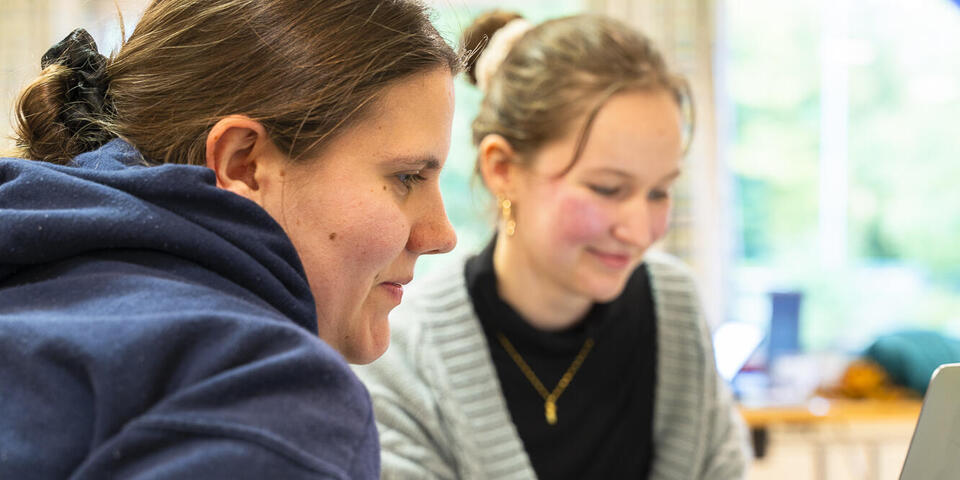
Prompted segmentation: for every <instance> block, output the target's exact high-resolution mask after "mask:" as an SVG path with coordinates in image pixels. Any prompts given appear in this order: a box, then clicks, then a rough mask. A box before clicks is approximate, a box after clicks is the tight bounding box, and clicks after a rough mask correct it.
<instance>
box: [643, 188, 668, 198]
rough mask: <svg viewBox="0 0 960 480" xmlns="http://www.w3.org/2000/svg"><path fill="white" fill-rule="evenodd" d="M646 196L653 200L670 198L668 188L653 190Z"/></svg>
mask: <svg viewBox="0 0 960 480" xmlns="http://www.w3.org/2000/svg"><path fill="white" fill-rule="evenodd" d="M647 198H649V199H650V200H653V201H658V200H666V199H668V198H670V191H669V190H653V191H651V192H650V195H648V196H647Z"/></svg>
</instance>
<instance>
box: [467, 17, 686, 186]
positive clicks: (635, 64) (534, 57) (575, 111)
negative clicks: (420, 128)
mask: <svg viewBox="0 0 960 480" xmlns="http://www.w3.org/2000/svg"><path fill="white" fill-rule="evenodd" d="M517 18H521V17H520V15H518V14H516V13H512V12H504V11H492V12H489V13H486V14H483V15H481V16H479V17H477V19H476V20H475V21H474V23H473V24H472V25H471V26H470V27H469V28H468V29H467V30H466V31H465V32H464V34H463V39H462V45H461V48H462V49H463V50H464V51H465V52H471V53H472V55H471V57H470V60H469V63H468V65H467V72H468V75H469V77H470V80H471V81H472V82H473V83H474V84H476V83H477V78H476V71H475V70H476V61H477V59H478V58H479V56H480V55H482V52H483V49H484V47H485V46H486V45H487V43H488V40H489V38H491V37H492V36H493V35H494V34H495V33H496V32H497V31H498V30H499V29H501V28H502V27H503V26H505V25H506V24H507V23H509V22H510V21H512V20H514V19H517ZM632 89H647V90H664V91H667V92H669V93H670V94H671V95H672V96H673V98H674V99H675V100H676V102H677V105H678V107H679V108H680V109H681V111H682V112H683V113H684V116H685V120H686V122H687V128H688V129H689V128H691V127H692V123H693V107H692V100H691V97H690V89H689V86H688V84H687V82H686V81H685V80H684V79H683V78H682V77H680V76H679V75H676V74H674V73H673V72H671V71H670V70H669V69H668V67H667V65H666V62H665V61H664V60H663V57H662V55H661V54H660V52H658V51H657V49H656V48H655V47H654V46H653V43H652V42H651V41H650V40H649V39H648V38H647V37H645V36H643V35H642V34H640V33H639V32H637V31H636V30H634V29H633V28H630V27H629V26H627V25H625V24H623V23H621V22H618V21H616V20H613V19H611V18H607V17H602V16H596V15H577V16H572V17H566V18H560V19H556V20H550V21H547V22H544V23H542V24H540V25H537V26H536V27H534V28H532V29H531V30H529V31H528V32H526V33H525V34H524V35H523V36H522V37H520V39H519V40H517V42H516V43H515V44H514V45H513V47H512V48H511V49H510V50H509V53H508V54H507V55H506V58H505V59H504V61H503V63H502V64H501V65H500V66H499V67H498V68H497V69H496V71H495V73H493V75H492V77H491V78H490V79H489V82H488V84H487V85H486V91H485V92H484V97H483V103H482V104H481V106H480V112H479V113H478V114H477V117H476V119H475V120H474V121H473V141H474V143H475V144H479V143H480V142H481V141H482V140H483V138H484V137H486V136H487V135H490V134H498V135H501V136H502V137H504V138H505V139H506V140H507V141H508V142H509V143H510V146H511V147H512V148H513V150H514V151H515V152H516V153H517V154H518V157H519V158H517V159H516V160H517V161H520V162H521V163H522V162H524V161H529V158H530V157H531V156H530V155H527V154H529V153H531V152H534V151H536V150H537V149H538V148H540V147H541V146H542V145H544V144H545V143H546V142H549V141H551V140H554V139H557V138H560V137H562V136H564V135H566V134H567V132H569V131H571V129H573V128H577V127H579V128H580V133H579V138H578V141H577V148H576V151H575V154H574V156H573V158H572V159H571V162H570V164H569V165H568V166H567V168H566V169H565V170H564V171H563V172H562V173H561V175H563V174H565V173H566V172H567V171H569V169H570V168H571V167H572V166H573V164H574V163H575V162H576V161H577V158H579V156H580V154H581V153H582V150H583V148H584V146H585V144H586V139H587V137H588V136H589V133H590V127H591V125H592V123H593V119H594V117H595V116H596V114H597V113H598V112H599V111H600V108H601V107H602V106H603V105H604V104H605V103H606V101H607V100H609V99H610V98H611V97H612V96H613V95H615V94H617V93H620V92H623V91H625V90H632ZM584 116H585V118H586V120H585V121H584V122H583V123H582V124H580V125H574V123H575V120H578V119H580V118H583V117H584ZM688 141H689V139H688ZM478 168H479V164H478Z"/></svg>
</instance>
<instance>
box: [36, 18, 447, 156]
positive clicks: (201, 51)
mask: <svg viewBox="0 0 960 480" xmlns="http://www.w3.org/2000/svg"><path fill="white" fill-rule="evenodd" d="M93 48H94V50H95V48H96V47H95V46H94V47H93ZM433 68H447V69H450V71H451V73H457V71H458V70H459V68H460V60H459V57H458V56H457V55H456V54H455V53H454V52H453V50H452V49H451V48H450V47H449V46H448V45H447V44H446V43H445V42H444V40H443V39H442V38H441V37H440V35H439V34H438V33H437V31H436V29H435V28H434V27H433V26H432V25H431V23H430V21H429V18H428V16H427V14H426V9H425V7H424V6H423V5H422V4H420V3H418V2H416V1H408V0H154V1H153V2H152V3H151V4H150V6H149V7H148V8H147V10H146V12H145V13H144V15H143V17H142V18H141V20H140V22H139V23H138V25H137V27H136V29H135V30H134V32H133V33H132V35H131V36H130V38H129V39H127V40H126V41H125V42H124V44H123V46H122V47H121V48H120V50H119V51H118V52H117V53H115V54H114V55H113V56H112V58H110V59H107V61H106V66H105V72H104V76H105V78H106V81H107V82H108V87H106V92H105V100H106V103H105V107H104V108H102V109H93V110H92V111H91V109H83V108H79V109H78V108H74V107H75V106H76V104H75V102H70V101H67V99H66V95H67V93H68V91H70V89H71V88H73V86H71V85H70V83H69V82H70V79H71V75H73V74H74V73H73V72H72V71H71V69H70V68H68V67H65V66H63V65H57V64H54V65H50V66H49V67H47V68H46V69H45V70H44V71H43V72H42V73H41V75H40V77H39V78H38V79H37V80H36V81H34V82H33V83H32V84H31V85H30V86H28V87H27V88H26V89H25V90H24V92H23V93H22V94H21V96H20V98H19V101H18V105H17V116H18V119H17V132H18V133H17V136H18V138H17V144H18V148H19V150H20V151H19V153H20V156H23V157H25V158H31V159H36V160H43V161H48V162H54V163H66V162H69V161H70V159H72V158H73V157H74V156H76V155H78V154H80V153H83V152H84V151H88V150H90V149H93V148H96V147H98V146H99V145H102V144H103V143H105V142H106V141H108V140H109V139H111V138H115V137H121V138H123V139H125V140H127V141H129V142H130V143H132V144H133V145H134V146H135V147H136V148H137V149H138V150H139V151H140V152H141V153H142V155H143V156H144V157H145V158H146V159H147V160H148V161H150V162H155V163H184V164H202V163H203V161H204V156H205V141H206V136H207V134H208V133H209V130H210V128H211V127H212V126H213V125H214V124H215V123H216V122H217V121H218V120H219V119H221V118H223V117H224V116H226V115H229V114H243V115H247V116H249V117H251V118H252V119H254V120H257V121H259V122H260V123H262V124H263V125H264V127H265V129H266V130H267V132H268V134H269V135H270V138H271V140H272V141H273V142H274V143H275V144H276V145H277V146H278V148H280V149H281V150H283V151H286V152H287V153H288V155H289V156H290V157H291V158H293V159H298V158H300V157H302V156H304V154H306V153H309V152H314V151H317V150H318V149H320V148H321V147H322V146H323V145H325V144H326V143H327V142H329V141H330V140H331V139H332V138H333V137H334V136H335V135H337V133H339V132H341V131H342V130H343V129H344V128H346V127H347V126H349V125H351V123H353V122H356V121H357V120H358V119H360V118H362V116H363V113H364V112H366V111H367V110H368V109H369V107H370V105H371V104H372V103H373V102H374V101H375V100H376V98H377V95H378V94H379V93H380V92H381V91H382V90H383V89H384V87H385V86H387V85H388V84H390V83H391V82H394V81H396V80H398V79H401V78H403V77H406V76H408V75H412V74H415V73H420V72H423V71H427V70H429V69H433Z"/></svg>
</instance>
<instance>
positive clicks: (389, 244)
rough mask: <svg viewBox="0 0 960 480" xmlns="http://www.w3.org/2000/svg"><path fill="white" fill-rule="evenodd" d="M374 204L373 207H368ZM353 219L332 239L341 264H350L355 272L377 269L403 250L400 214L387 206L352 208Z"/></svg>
mask: <svg viewBox="0 0 960 480" xmlns="http://www.w3.org/2000/svg"><path fill="white" fill-rule="evenodd" d="M371 207H374V208H371ZM354 214H355V216H351V218H352V219H353V220H355V221H353V222H350V223H346V224H344V225H343V227H342V228H343V235H339V236H338V237H337V239H336V241H335V242H331V243H335V244H336V247H337V250H338V251H339V252H341V255H342V256H343V259H344V263H345V267H346V268H348V269H349V268H350V267H351V266H354V267H355V268H356V273H360V274H369V273H371V272H375V273H377V274H379V273H380V271H381V270H383V269H384V268H386V267H387V266H388V265H389V264H390V263H391V262H392V261H393V260H394V259H395V258H396V257H397V256H398V255H400V253H401V252H402V251H403V249H404V246H405V245H406V240H407V226H406V222H405V220H404V218H403V216H402V215H400V214H399V213H397V212H393V210H392V209H389V208H376V206H370V205H368V206H367V208H365V209H363V208H358V209H356V210H354Z"/></svg>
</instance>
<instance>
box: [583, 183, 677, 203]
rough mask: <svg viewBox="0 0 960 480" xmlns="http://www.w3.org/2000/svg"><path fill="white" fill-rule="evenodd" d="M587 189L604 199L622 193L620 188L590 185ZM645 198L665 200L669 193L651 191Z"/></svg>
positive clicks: (666, 191) (665, 191) (667, 191)
mask: <svg viewBox="0 0 960 480" xmlns="http://www.w3.org/2000/svg"><path fill="white" fill-rule="evenodd" d="M589 187H590V190H593V192H594V193H596V194H597V195H600V196H604V197H615V196H617V195H619V194H620V193H621V192H622V191H623V189H622V188H621V187H613V188H607V187H601V186H600V185H590V186H589ZM647 198H648V199H649V200H652V201H655V202H656V201H662V200H666V199H668V198H670V192H669V190H653V191H651V192H650V194H649V195H647Z"/></svg>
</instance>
